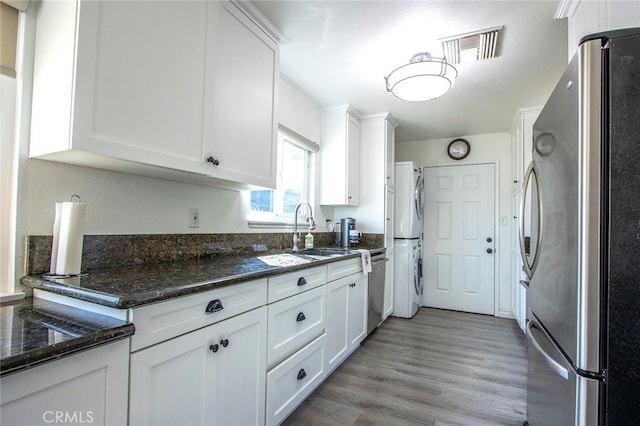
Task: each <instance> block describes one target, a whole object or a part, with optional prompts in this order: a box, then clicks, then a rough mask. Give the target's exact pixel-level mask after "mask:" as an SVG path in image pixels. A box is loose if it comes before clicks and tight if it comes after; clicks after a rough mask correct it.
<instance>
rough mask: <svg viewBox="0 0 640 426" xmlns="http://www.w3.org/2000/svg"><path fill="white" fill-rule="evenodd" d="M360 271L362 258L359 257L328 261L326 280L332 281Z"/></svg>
mask: <svg viewBox="0 0 640 426" xmlns="http://www.w3.org/2000/svg"><path fill="white" fill-rule="evenodd" d="M360 271H362V259H361V258H360V257H356V258H355V259H349V260H343V261H341V262H334V263H330V264H328V265H327V281H334V280H337V279H338V278H342V277H346V276H347V275H351V274H356V273H358V272H360Z"/></svg>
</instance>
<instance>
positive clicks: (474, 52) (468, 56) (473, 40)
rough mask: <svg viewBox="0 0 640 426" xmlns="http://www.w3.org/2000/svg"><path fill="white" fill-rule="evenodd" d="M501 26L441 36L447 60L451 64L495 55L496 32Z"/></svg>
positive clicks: (479, 59)
mask: <svg viewBox="0 0 640 426" xmlns="http://www.w3.org/2000/svg"><path fill="white" fill-rule="evenodd" d="M501 29H502V27H501V26H500V27H495V28H489V29H486V30H481V31H474V32H472V33H467V34H460V35H456V36H451V37H445V38H441V39H440V41H441V42H442V50H443V52H444V56H445V58H447V62H448V63H450V64H453V65H456V64H459V63H466V62H475V61H481V60H483V59H490V58H495V57H496V47H497V45H498V33H499V32H500V30H501Z"/></svg>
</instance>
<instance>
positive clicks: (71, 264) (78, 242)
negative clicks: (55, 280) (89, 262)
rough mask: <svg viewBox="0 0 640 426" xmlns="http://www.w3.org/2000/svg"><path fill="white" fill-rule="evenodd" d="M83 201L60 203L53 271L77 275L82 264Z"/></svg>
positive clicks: (60, 273)
mask: <svg viewBox="0 0 640 426" xmlns="http://www.w3.org/2000/svg"><path fill="white" fill-rule="evenodd" d="M85 208H86V207H85V204H84V203H72V202H65V203H62V208H61V214H60V234H59V239H58V253H57V260H56V270H55V273H56V274H58V275H78V274H79V273H80V270H81V264H82V242H83V239H84V213H85Z"/></svg>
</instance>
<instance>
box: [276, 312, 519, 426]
mask: <svg viewBox="0 0 640 426" xmlns="http://www.w3.org/2000/svg"><path fill="white" fill-rule="evenodd" d="M526 374H527V358H526V346H525V339H524V336H523V335H522V332H521V331H520V329H519V328H518V327H517V325H516V323H515V321H513V320H508V319H503V318H495V317H492V316H487V315H477V314H469V313H463V312H454V311H446V310H439V309H431V308H422V309H420V310H419V311H418V313H417V314H416V316H415V317H414V318H412V319H410V320H405V319H400V318H393V317H392V318H389V319H388V320H387V321H386V322H385V323H384V324H383V325H382V326H381V327H379V328H378V329H377V330H376V331H375V332H374V333H373V334H372V335H371V336H370V337H369V338H368V339H367V340H366V341H365V343H364V344H363V345H362V347H361V348H360V349H359V350H358V351H356V353H355V354H353V355H352V356H351V357H350V358H349V359H348V360H347V361H346V362H345V363H344V364H342V365H341V366H340V367H339V368H338V369H337V370H336V371H335V372H334V373H333V374H332V375H331V376H330V377H329V378H328V379H327V380H326V381H325V382H324V383H323V384H322V385H321V386H320V387H319V388H318V389H317V390H316V391H315V392H314V393H313V394H312V395H311V396H310V397H309V398H307V400H306V401H305V402H304V403H302V405H300V407H298V409H297V410H296V411H295V412H294V413H292V414H291V416H289V418H288V419H287V420H286V421H285V425H290V426H295V425H314V426H315V425H332V426H339V425H380V426H383V425H394V426H396V425H428V426H435V425H521V424H522V422H523V421H524V416H525V408H526V385H527V383H526V382H527V380H526Z"/></svg>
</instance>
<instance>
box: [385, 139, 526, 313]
mask: <svg viewBox="0 0 640 426" xmlns="http://www.w3.org/2000/svg"><path fill="white" fill-rule="evenodd" d="M460 137H462V138H464V139H466V140H468V141H469V142H470V143H471V154H470V155H469V157H467V159H466V160H464V161H463V162H459V161H454V160H452V159H450V158H449V157H448V156H447V153H446V148H447V145H448V144H449V142H451V141H452V140H453V139H455V138H446V139H432V140H426V141H416V142H402V143H396V150H395V156H396V158H395V161H414V162H415V163H417V164H419V165H420V166H423V167H424V166H446V165H451V166H454V165H461V164H480V163H495V164H496V169H497V177H498V186H499V191H498V193H497V196H498V200H497V203H498V216H499V217H500V218H506V225H502V224H500V225H499V226H498V228H496V242H497V245H496V255H497V256H496V257H497V262H498V265H497V268H496V302H497V303H496V309H495V314H496V315H498V316H504V317H512V312H513V308H512V294H511V293H512V285H511V235H512V229H511V227H512V222H513V220H509V218H510V217H511V187H512V179H511V136H510V134H509V133H489V134H483V135H468V136H460Z"/></svg>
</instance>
